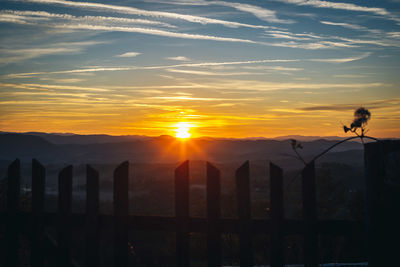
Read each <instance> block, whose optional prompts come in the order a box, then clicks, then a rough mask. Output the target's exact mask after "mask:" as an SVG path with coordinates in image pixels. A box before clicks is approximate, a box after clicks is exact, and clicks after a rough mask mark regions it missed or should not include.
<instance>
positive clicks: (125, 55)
mask: <svg viewBox="0 0 400 267" xmlns="http://www.w3.org/2000/svg"><path fill="white" fill-rule="evenodd" d="M141 54H142V53H139V52H126V53H123V54H121V55H117V56H116V57H136V56H139V55H141Z"/></svg>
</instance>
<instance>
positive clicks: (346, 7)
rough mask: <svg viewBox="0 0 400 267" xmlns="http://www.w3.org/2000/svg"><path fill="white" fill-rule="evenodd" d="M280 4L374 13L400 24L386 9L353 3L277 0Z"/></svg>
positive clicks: (399, 19)
mask: <svg viewBox="0 0 400 267" xmlns="http://www.w3.org/2000/svg"><path fill="white" fill-rule="evenodd" d="M277 1H279V2H284V3H288V4H295V5H299V6H312V7H316V8H330V9H338V10H347V11H356V12H366V13H372V14H375V15H378V16H381V17H384V18H386V19H390V20H394V21H396V22H400V18H398V17H396V16H394V15H393V14H392V13H390V12H389V11H388V10H386V9H385V8H381V7H366V6H359V5H356V4H352V3H340V2H330V1H321V0H277Z"/></svg>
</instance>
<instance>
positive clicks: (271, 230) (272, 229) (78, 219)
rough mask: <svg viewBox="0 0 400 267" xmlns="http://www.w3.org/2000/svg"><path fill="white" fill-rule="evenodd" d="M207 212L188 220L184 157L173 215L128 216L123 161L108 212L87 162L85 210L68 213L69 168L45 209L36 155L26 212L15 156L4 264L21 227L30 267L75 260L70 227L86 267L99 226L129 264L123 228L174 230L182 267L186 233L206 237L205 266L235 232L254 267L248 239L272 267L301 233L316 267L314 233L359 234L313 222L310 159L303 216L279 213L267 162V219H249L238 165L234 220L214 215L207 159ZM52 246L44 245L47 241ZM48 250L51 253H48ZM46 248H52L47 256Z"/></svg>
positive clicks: (217, 194) (279, 188)
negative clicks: (257, 242) (261, 245)
mask: <svg viewBox="0 0 400 267" xmlns="http://www.w3.org/2000/svg"><path fill="white" fill-rule="evenodd" d="M206 168H207V169H206V170H207V179H206V181H207V197H206V199H207V217H206V218H192V217H189V161H185V162H183V163H182V164H181V165H180V166H179V167H178V168H176V170H175V213H176V214H175V217H160V216H137V215H131V214H129V163H128V162H123V163H122V164H120V165H119V166H118V167H117V168H116V169H115V171H114V201H113V203H114V213H113V215H104V214H100V213H99V173H98V172H97V171H96V170H95V169H93V168H92V167H91V166H90V165H87V168H86V169H87V172H86V176H87V199H86V203H87V205H86V207H87V208H86V213H85V214H74V213H72V212H71V203H72V179H73V176H72V166H68V167H66V168H64V169H63V170H61V172H60V173H59V177H58V179H59V187H58V191H59V194H58V212H57V213H48V212H44V209H43V206H44V193H45V179H46V171H45V168H44V166H43V165H42V164H40V163H39V162H38V161H37V160H33V162H32V211H31V212H23V211H21V209H20V207H19V194H20V193H19V192H20V178H21V175H20V162H19V160H15V161H14V162H13V163H12V164H10V166H9V168H8V175H7V179H8V187H7V210H6V211H5V212H1V213H0V220H1V221H2V222H5V227H6V233H7V236H6V242H7V257H6V263H5V264H6V265H5V266H7V267H14V266H18V253H17V252H18V236H19V234H23V233H24V232H25V233H26V232H28V233H30V234H28V236H29V237H30V239H31V242H32V250H31V265H32V266H34V267H42V266H45V265H44V263H45V259H46V258H49V257H50V258H51V257H52V261H56V262H57V264H56V265H57V266H72V265H74V262H73V260H72V259H71V233H72V230H73V229H74V228H76V227H80V228H81V227H85V229H86V230H85V232H86V240H87V243H86V244H87V245H86V252H85V253H86V262H85V264H86V266H99V242H100V240H99V231H100V229H101V228H103V227H114V241H113V242H114V251H115V254H114V255H115V256H114V264H115V266H118V267H120V266H121V267H124V266H128V253H129V251H128V241H129V240H128V233H129V231H131V230H144V231H154V230H162V231H170V232H176V265H177V266H189V262H190V251H189V241H190V235H189V234H190V233H192V232H198V233H205V234H207V246H208V253H207V254H208V256H207V260H208V266H221V265H222V256H221V235H222V234H224V233H237V234H238V236H239V245H240V255H239V256H240V266H253V265H254V260H253V248H252V236H253V235H255V234H269V235H270V237H271V241H272V244H273V245H272V246H271V248H270V250H271V251H270V252H271V266H273V267H279V266H284V258H285V257H284V237H285V235H291V234H301V235H304V264H305V266H306V267H314V266H318V259H319V258H318V235H319V234H330V235H353V234H357V233H358V234H362V233H363V231H364V225H363V224H362V223H360V222H353V221H342V220H325V221H321V220H317V211H316V192H315V190H316V186H315V166H314V163H311V164H309V165H307V166H306V168H305V169H304V170H303V172H302V194H303V217H304V218H303V220H289V219H286V218H285V217H284V209H283V207H284V205H283V199H284V198H283V171H282V169H281V168H279V167H278V166H277V165H275V164H273V163H270V183H271V184H270V187H271V194H270V197H271V199H270V203H271V218H270V220H266V219H253V218H251V201H250V200H251V195H250V175H249V172H250V168H249V162H248V161H247V162H245V163H244V164H243V165H242V166H241V167H240V168H239V169H238V170H237V171H236V188H237V192H236V193H237V203H238V218H221V185H220V171H219V170H218V169H217V168H216V167H215V166H214V165H212V164H211V163H207V165H206ZM46 226H56V227H57V240H52V242H50V241H49V239H51V237H49V236H48V235H47V234H46V232H45V231H44V229H45V227H46ZM49 242H50V243H51V244H53V245H49V244H50V243H49ZM49 246H50V247H51V249H52V251H54V252H55V253H56V257H54V253H53V252H47V253H45V251H47V250H48V249H46V247H49ZM49 253H51V254H50V255H49Z"/></svg>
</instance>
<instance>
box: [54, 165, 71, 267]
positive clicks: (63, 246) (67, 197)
mask: <svg viewBox="0 0 400 267" xmlns="http://www.w3.org/2000/svg"><path fill="white" fill-rule="evenodd" d="M71 207H72V165H70V166H67V167H65V168H64V169H63V170H61V172H60V173H59V176H58V229H57V234H58V261H59V265H58V266H62V267H64V266H65V267H67V266H68V267H69V266H71V234H72V232H71V223H70V220H71V213H72V211H71Z"/></svg>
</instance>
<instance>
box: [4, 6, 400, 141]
mask: <svg viewBox="0 0 400 267" xmlns="http://www.w3.org/2000/svg"><path fill="white" fill-rule="evenodd" d="M360 106H364V107H366V108H368V109H369V110H370V111H371V113H372V119H371V121H370V123H369V129H370V132H369V133H368V134H369V135H371V136H375V137H400V0H382V1H370V0H348V1H320V0H271V1H265V0H258V1H202V0H172V1H169V0H159V1H157V0H144V1H101V2H100V0H96V1H95V0H93V1H91V2H81V1H69V0H25V1H5V0H2V1H1V4H0V131H12V132H26V131H42V132H72V133H79V134H94V133H98V134H112V135H128V134H139V135H150V136H157V135H161V134H172V135H173V133H174V130H175V128H176V127H177V125H179V124H182V123H183V124H184V125H189V126H190V127H191V128H190V131H191V134H192V136H195V137H196V136H214V137H258V136H264V137H274V136H280V135H291V134H296V135H321V136H323V135H344V132H343V129H342V125H343V124H349V123H350V122H351V120H352V116H353V111H354V109H355V108H357V107H360Z"/></svg>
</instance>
